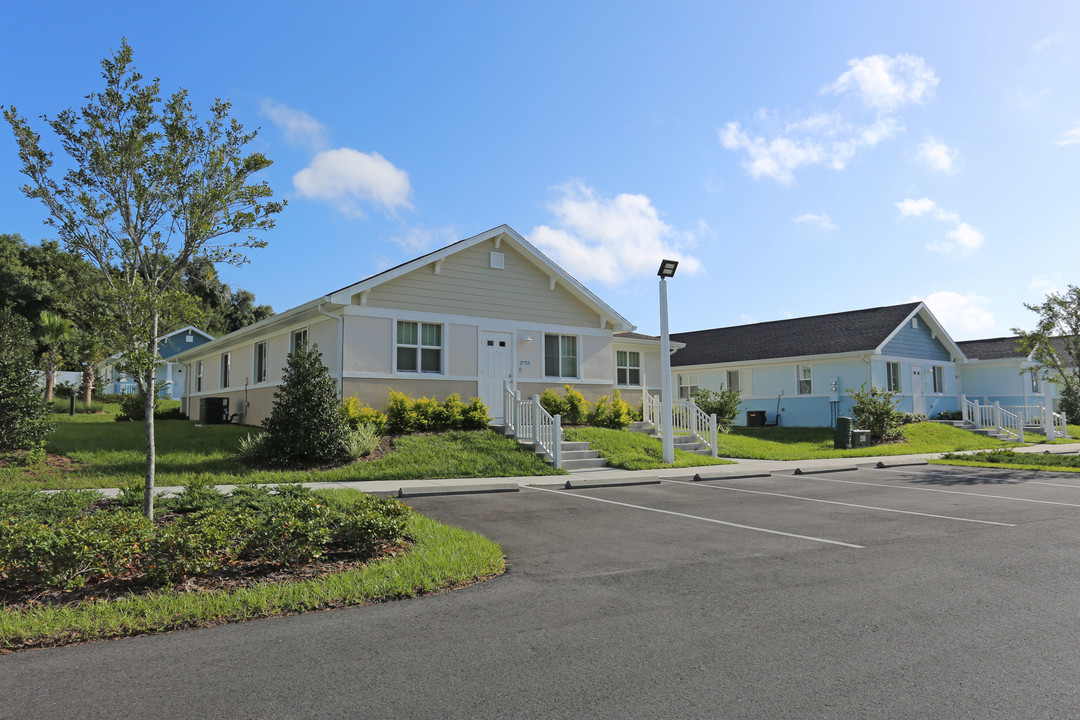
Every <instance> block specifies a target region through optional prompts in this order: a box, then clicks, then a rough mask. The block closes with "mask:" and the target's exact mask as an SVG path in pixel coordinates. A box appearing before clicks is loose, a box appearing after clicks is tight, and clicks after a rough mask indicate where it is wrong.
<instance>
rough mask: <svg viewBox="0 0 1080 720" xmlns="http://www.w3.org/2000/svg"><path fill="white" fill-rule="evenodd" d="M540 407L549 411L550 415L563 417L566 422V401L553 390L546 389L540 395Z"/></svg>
mask: <svg viewBox="0 0 1080 720" xmlns="http://www.w3.org/2000/svg"><path fill="white" fill-rule="evenodd" d="M540 407H542V408H544V409H545V410H547V411H548V414H549V415H562V416H563V422H566V418H565V416H566V401H565V400H563V399H562V398H561V397H559V393H557V392H555V391H554V390H552V389H551V388H544V392H542V393H540Z"/></svg>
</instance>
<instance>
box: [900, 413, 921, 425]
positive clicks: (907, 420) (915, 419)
mask: <svg viewBox="0 0 1080 720" xmlns="http://www.w3.org/2000/svg"><path fill="white" fill-rule="evenodd" d="M921 422H926V416H925V415H923V414H922V413H900V424H901V425H914V424H915V423H921Z"/></svg>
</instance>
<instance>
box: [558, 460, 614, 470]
mask: <svg viewBox="0 0 1080 720" xmlns="http://www.w3.org/2000/svg"><path fill="white" fill-rule="evenodd" d="M607 464H608V462H607V458H602V457H594V458H588V459H582V460H563V463H562V469H563V470H581V469H582V468H601V467H607Z"/></svg>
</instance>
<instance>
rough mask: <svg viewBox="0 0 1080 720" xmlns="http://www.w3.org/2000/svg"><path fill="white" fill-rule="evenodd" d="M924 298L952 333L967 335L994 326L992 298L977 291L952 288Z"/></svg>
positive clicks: (913, 298) (916, 298)
mask: <svg viewBox="0 0 1080 720" xmlns="http://www.w3.org/2000/svg"><path fill="white" fill-rule="evenodd" d="M912 300H922V301H923V302H925V303H926V305H927V307H929V308H930V312H932V313H934V317H936V318H937V319H938V320H940V321H941V324H942V325H944V326H945V327H947V328H949V332H950V334H955V335H965V334H974V333H980V332H985V331H986V330H989V329H991V328H993V327H994V325H995V322H996V321H995V320H994V314H993V313H992V312H990V310H989V309H988V308H987V306H988V305H990V302H991V301H990V298H987V297H983V296H982V295H976V294H975V293H967V294H963V295H962V294H960V293H958V292H952V291H951V290H941V291H939V292H936V293H931V294H930V295H927V296H926V297H925V298H919V297H917V296H916V297H912Z"/></svg>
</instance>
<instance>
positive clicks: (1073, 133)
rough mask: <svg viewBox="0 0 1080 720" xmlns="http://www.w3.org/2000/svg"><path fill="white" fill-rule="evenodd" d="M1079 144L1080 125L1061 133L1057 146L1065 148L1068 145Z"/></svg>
mask: <svg viewBox="0 0 1080 720" xmlns="http://www.w3.org/2000/svg"><path fill="white" fill-rule="evenodd" d="M1077 143H1080V125H1077V126H1076V127H1074V128H1073V129H1072V130H1066V131H1065V132H1063V133H1061V135H1060V137H1058V140H1057V142H1056V143H1055V144H1056V145H1060V146H1062V147H1064V146H1066V145H1076V144H1077Z"/></svg>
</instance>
